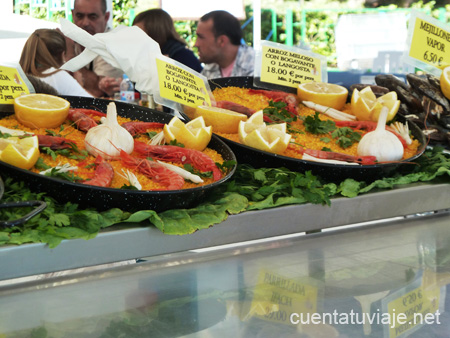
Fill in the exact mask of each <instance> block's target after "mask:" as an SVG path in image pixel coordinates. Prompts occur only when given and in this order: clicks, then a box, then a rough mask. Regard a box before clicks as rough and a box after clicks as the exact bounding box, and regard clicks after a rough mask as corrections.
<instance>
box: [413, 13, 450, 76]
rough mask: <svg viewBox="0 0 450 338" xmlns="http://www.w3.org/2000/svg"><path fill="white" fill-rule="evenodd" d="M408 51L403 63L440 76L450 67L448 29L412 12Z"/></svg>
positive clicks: (431, 19)
mask: <svg viewBox="0 0 450 338" xmlns="http://www.w3.org/2000/svg"><path fill="white" fill-rule="evenodd" d="M407 44H408V50H407V52H406V53H405V54H404V61H405V62H407V63H410V64H412V65H414V66H416V67H418V68H421V69H423V70H426V71H429V72H431V73H434V74H435V75H439V74H440V70H441V69H442V68H444V67H446V66H448V65H450V27H449V26H448V25H445V24H444V23H443V22H440V21H438V20H436V19H434V18H432V17H429V16H426V15H425V14H423V13H421V12H418V11H413V12H412V14H411V18H410V20H409V30H408V42H407Z"/></svg>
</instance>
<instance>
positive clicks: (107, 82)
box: [98, 76, 122, 97]
mask: <svg viewBox="0 0 450 338" xmlns="http://www.w3.org/2000/svg"><path fill="white" fill-rule="evenodd" d="M121 81H122V79H121V78H117V79H115V78H113V77H108V76H104V77H102V78H101V79H100V81H99V82H98V88H99V89H100V90H101V91H103V92H105V93H106V94H107V95H108V96H109V97H113V96H114V93H115V92H118V91H120V82H121Z"/></svg>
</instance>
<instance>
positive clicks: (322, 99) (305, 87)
mask: <svg viewBox="0 0 450 338" xmlns="http://www.w3.org/2000/svg"><path fill="white" fill-rule="evenodd" d="M297 96H298V97H299V99H300V100H301V101H312V102H314V103H318V104H321V105H322V106H326V107H330V108H334V109H337V110H341V109H342V108H343V107H344V105H345V103H346V102H347V97H348V90H347V88H345V87H343V86H339V85H337V84H333V83H327V82H306V83H301V84H299V85H298V87H297Z"/></svg>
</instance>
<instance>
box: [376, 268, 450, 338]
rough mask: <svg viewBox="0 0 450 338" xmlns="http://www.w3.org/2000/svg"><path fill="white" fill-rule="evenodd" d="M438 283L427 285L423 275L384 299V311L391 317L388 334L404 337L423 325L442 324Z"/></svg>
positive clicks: (386, 329)
mask: <svg viewBox="0 0 450 338" xmlns="http://www.w3.org/2000/svg"><path fill="white" fill-rule="evenodd" d="M442 292H444V293H445V287H444V291H443V290H442V289H441V288H440V287H438V286H437V285H433V286H431V285H428V286H425V284H424V280H423V278H422V276H420V275H419V276H418V277H417V278H416V279H415V280H414V281H413V282H412V283H411V284H409V285H408V286H406V287H405V288H402V289H400V290H398V291H396V292H395V293H393V294H391V295H389V296H388V297H386V298H385V299H383V301H382V307H383V308H384V310H383V312H387V314H388V317H389V323H388V325H385V326H384V329H385V332H386V336H389V337H390V338H396V337H404V336H408V335H410V334H411V333H412V332H414V331H416V330H418V329H419V328H420V327H422V326H423V325H432V324H440V317H439V316H440V312H442V311H441V310H442V309H440V305H441V304H440V303H441V293H442Z"/></svg>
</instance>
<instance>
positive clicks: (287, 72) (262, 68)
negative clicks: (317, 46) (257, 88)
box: [255, 41, 327, 88]
mask: <svg viewBox="0 0 450 338" xmlns="http://www.w3.org/2000/svg"><path fill="white" fill-rule="evenodd" d="M256 57H257V58H258V59H259V58H260V60H258V59H257V62H256V65H257V66H255V72H256V67H258V68H259V72H258V73H257V75H255V76H258V75H259V76H260V78H261V82H267V83H272V84H276V85H280V86H286V87H293V88H297V86H298V85H299V84H300V83H305V82H312V81H316V82H326V80H327V73H326V58H325V57H323V56H321V55H318V54H315V53H312V52H310V51H306V50H303V49H300V48H297V47H288V46H284V45H281V44H276V43H273V42H270V41H263V42H261V51H260V52H258V53H257V56H256ZM324 69H325V71H324Z"/></svg>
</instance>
